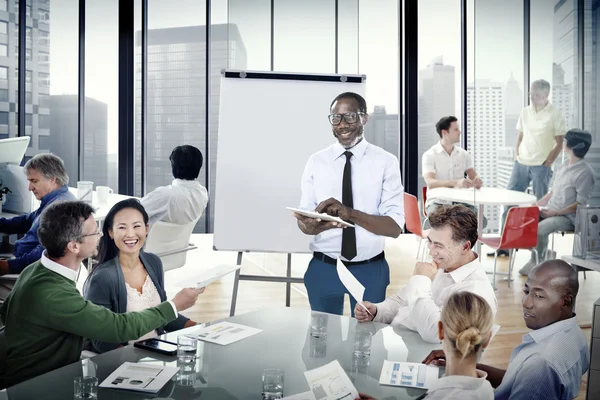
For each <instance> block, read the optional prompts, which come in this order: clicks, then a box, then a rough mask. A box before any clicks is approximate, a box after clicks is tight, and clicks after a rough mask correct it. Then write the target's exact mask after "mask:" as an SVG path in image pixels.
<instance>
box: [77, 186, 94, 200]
mask: <svg viewBox="0 0 600 400" xmlns="http://www.w3.org/2000/svg"><path fill="white" fill-rule="evenodd" d="M93 198H94V182H92V181H79V182H77V200H81V201H85V202H86V203H90V204H92V201H93Z"/></svg>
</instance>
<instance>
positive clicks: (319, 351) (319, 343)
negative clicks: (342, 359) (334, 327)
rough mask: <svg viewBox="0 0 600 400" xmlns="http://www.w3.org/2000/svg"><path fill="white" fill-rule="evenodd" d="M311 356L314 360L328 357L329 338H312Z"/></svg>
mask: <svg viewBox="0 0 600 400" xmlns="http://www.w3.org/2000/svg"><path fill="white" fill-rule="evenodd" d="M310 356H311V357H312V358H323V357H325V356H327V337H324V338H322V337H320V338H317V337H312V336H311V337H310Z"/></svg>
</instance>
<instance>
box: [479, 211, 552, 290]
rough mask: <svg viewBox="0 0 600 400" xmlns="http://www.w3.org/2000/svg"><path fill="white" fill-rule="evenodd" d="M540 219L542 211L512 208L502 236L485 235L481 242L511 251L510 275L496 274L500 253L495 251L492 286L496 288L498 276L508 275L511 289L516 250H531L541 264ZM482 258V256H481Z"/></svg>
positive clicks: (496, 248) (481, 237) (480, 239)
mask: <svg viewBox="0 0 600 400" xmlns="http://www.w3.org/2000/svg"><path fill="white" fill-rule="evenodd" d="M539 219H540V209H539V208H538V207H537V206H536V207H512V208H511V209H510V210H508V215H507V216H506V223H505V224H504V229H503V230H502V235H501V236H498V235H483V236H480V237H479V241H480V242H481V243H483V244H486V245H488V246H489V247H491V248H492V249H494V250H498V249H503V250H510V255H509V257H508V274H506V273H500V272H498V273H497V272H496V261H497V259H498V252H497V251H494V272H493V278H492V286H493V287H494V289H495V288H496V275H508V287H510V277H511V275H512V268H513V264H514V262H515V257H514V256H515V250H516V249H525V250H531V251H533V252H534V254H535V263H536V264H538V263H539V255H538V253H537V249H536V246H537V238H538V235H537V234H538V221H539ZM480 257H481V255H480Z"/></svg>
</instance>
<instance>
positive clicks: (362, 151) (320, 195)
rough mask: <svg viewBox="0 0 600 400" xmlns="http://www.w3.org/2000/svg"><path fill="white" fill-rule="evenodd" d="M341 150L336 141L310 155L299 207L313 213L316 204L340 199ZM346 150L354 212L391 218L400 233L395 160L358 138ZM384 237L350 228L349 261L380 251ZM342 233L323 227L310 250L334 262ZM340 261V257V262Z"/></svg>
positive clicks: (401, 193)
mask: <svg viewBox="0 0 600 400" xmlns="http://www.w3.org/2000/svg"><path fill="white" fill-rule="evenodd" d="M345 151H346V149H345V148H344V147H343V146H342V145H340V144H339V143H335V144H332V145H331V146H329V147H327V148H326V149H324V150H321V151H319V152H318V153H315V154H313V155H312V156H311V157H310V158H309V159H308V162H307V163H306V167H305V168H304V174H303V175H302V198H301V200H300V207H299V208H301V209H303V210H310V211H314V210H315V208H316V207H317V205H319V203H320V202H322V201H324V200H327V199H329V198H330V197H333V198H336V199H337V200H339V201H340V202H341V201H342V176H343V173H344V166H345V164H346V157H345V156H344V155H343V154H344V152H345ZM349 151H351V152H352V154H353V155H352V157H351V158H350V163H351V165H352V200H353V203H354V207H353V208H354V209H356V210H359V211H362V212H364V213H367V214H371V215H384V216H388V217H390V218H392V219H393V220H394V221H396V223H397V224H398V226H399V227H400V228H401V229H402V228H403V226H404V188H403V186H402V179H401V178H400V164H399V163H398V159H397V158H396V157H395V156H394V155H392V154H390V153H388V152H387V151H385V150H383V149H382V148H380V147H377V146H374V145H372V144H370V143H368V142H367V141H366V140H365V139H363V140H362V141H361V142H360V143H358V144H357V145H356V146H354V147H353V148H352V149H350V150H349ZM384 244H385V238H384V237H383V236H379V235H376V234H374V233H371V232H369V231H367V230H366V229H364V228H362V227H360V226H358V225H357V226H356V249H357V255H356V257H355V258H353V259H352V261H363V260H368V259H370V258H372V257H375V256H376V255H378V254H379V253H381V252H382V251H383V247H384ZM341 248H342V229H341V228H338V229H329V230H326V231H324V232H322V233H320V234H319V235H316V236H315V237H314V238H313V240H312V242H311V244H310V249H311V250H312V251H320V252H322V253H324V254H326V255H328V256H329V257H332V258H340V257H341V254H340V253H341ZM342 259H343V258H342Z"/></svg>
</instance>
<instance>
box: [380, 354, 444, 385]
mask: <svg viewBox="0 0 600 400" xmlns="http://www.w3.org/2000/svg"><path fill="white" fill-rule="evenodd" d="M438 377H439V368H438V367H435V366H431V365H425V364H419V363H410V362H394V361H388V360H384V361H383V368H382V369H381V377H380V378H379V383H381V384H382V385H392V386H406V387H414V388H419V389H429V387H430V386H431V384H432V383H434V382H435V381H437V380H438Z"/></svg>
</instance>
